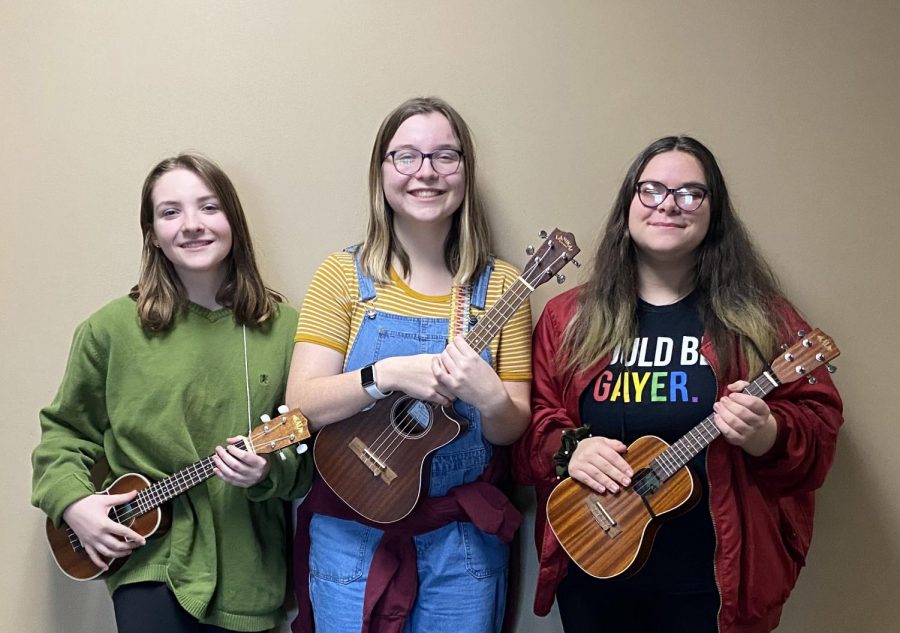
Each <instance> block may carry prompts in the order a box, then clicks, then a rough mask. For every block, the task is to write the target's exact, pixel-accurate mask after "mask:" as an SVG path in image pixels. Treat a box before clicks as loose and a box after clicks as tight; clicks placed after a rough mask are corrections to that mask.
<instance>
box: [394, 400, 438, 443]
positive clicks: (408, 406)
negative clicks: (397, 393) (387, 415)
mask: <svg viewBox="0 0 900 633" xmlns="http://www.w3.org/2000/svg"><path fill="white" fill-rule="evenodd" d="M432 418H433V413H432V411H431V407H430V406H428V404H427V403H425V402H422V401H421V400H416V399H414V398H409V397H406V398H400V399H399V400H398V401H397V402H396V403H395V404H394V408H393V409H391V422H392V423H393V425H394V428H395V429H396V430H397V432H398V433H400V434H401V435H403V436H404V437H409V438H415V437H420V436H422V435H424V434H425V433H427V432H428V429H430V428H431V421H432Z"/></svg>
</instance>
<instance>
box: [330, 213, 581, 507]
mask: <svg viewBox="0 0 900 633" xmlns="http://www.w3.org/2000/svg"><path fill="white" fill-rule="evenodd" d="M541 238H542V239H543V240H544V241H543V243H542V244H541V246H540V247H539V248H538V250H537V252H534V249H533V248H531V247H529V248H528V249H526V252H527V253H528V254H529V255H532V254H533V257H532V258H531V259H530V260H529V261H528V263H527V264H526V266H525V270H524V271H523V273H522V275H521V276H520V277H519V278H518V279H516V281H515V283H513V284H512V286H510V287H509V289H508V290H507V291H506V292H504V293H503V296H501V297H500V299H499V300H498V301H497V303H496V304H494V306H493V307H491V309H490V310H488V311H487V312H486V313H485V314H484V315H482V317H481V318H480V319H479V321H478V324H477V325H476V326H475V327H474V328H472V330H470V331H469V332H468V333H467V334H466V335H465V340H466V342H467V343H468V344H469V345H470V346H471V347H472V349H473V350H475V352H476V353H481V351H482V350H483V349H484V348H485V347H487V345H488V343H490V341H491V340H492V339H493V338H494V337H495V336H496V335H497V334H498V333H499V332H500V330H501V329H502V328H503V326H504V325H505V324H506V322H507V321H508V320H509V319H510V317H512V315H513V313H514V312H515V311H516V309H517V308H518V307H519V306H520V305H522V303H523V302H524V301H525V300H526V299H527V298H528V296H529V295H530V294H531V293H532V292H533V291H534V289H535V288H537V287H538V286H540V285H541V284H543V283H545V282H547V281H548V280H550V279H551V278H552V277H553V276H554V275H557V273H558V272H559V271H560V269H562V268H563V266H565V265H566V264H568V263H569V262H570V261H572V260H573V258H574V257H575V255H577V254H578V252H579V251H580V249H579V248H578V245H577V244H576V243H575V237H574V236H573V235H572V234H571V233H564V232H562V231H560V230H559V229H555V230H554V231H553V232H552V233H551V234H550V235H549V236H548V235H547V234H546V233H545V232H543V231H542V232H541ZM576 265H577V262H576ZM557 279H558V280H559V281H560V283H562V281H564V280H565V277H563V276H562V275H558V276H557ZM466 427H467V423H466V422H465V421H464V420H462V419H460V418H459V417H458V416H457V415H456V414H455V413H454V411H453V407H441V406H438V405H436V404H434V403H431V402H426V401H422V400H416V399H414V398H412V397H410V396H408V395H406V394H404V393H401V392H395V393H394V394H393V395H391V396H388V397H387V398H384V399H383V400H377V401H376V402H375V405H374V406H373V407H372V408H371V409H368V410H366V411H362V412H360V413H357V414H356V415H354V416H352V417H350V418H347V419H346V420H342V421H340V422H338V423H336V424H329V425H328V426H325V427H324V428H323V429H322V430H321V431H319V433H318V435H317V436H316V441H315V445H314V447H313V456H314V457H315V461H316V467H317V468H318V471H319V474H320V475H321V477H322V479H323V480H324V481H325V483H326V484H328V486H329V487H330V488H331V489H332V490H333V491H334V492H335V494H337V496H338V497H340V498H341V499H342V500H343V501H344V502H345V503H346V504H347V505H348V506H350V508H352V509H353V510H354V511H355V512H357V513H358V514H360V515H362V516H363V517H365V518H367V519H369V520H370V521H375V522H377V523H393V522H394V521H399V520H400V519H402V518H404V517H405V516H407V515H408V514H409V513H410V512H412V510H413V508H414V507H415V505H416V503H417V502H418V501H419V497H420V495H421V493H422V484H423V470H424V468H425V462H426V459H427V458H428V457H429V456H430V455H431V454H432V453H433V452H434V451H436V450H438V449H439V448H441V447H442V446H445V445H447V444H449V443H450V442H452V441H453V440H454V439H456V438H457V437H458V436H459V434H460V433H461V432H462V431H463V429H465V428H466Z"/></svg>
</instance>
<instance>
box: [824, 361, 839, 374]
mask: <svg viewBox="0 0 900 633" xmlns="http://www.w3.org/2000/svg"><path fill="white" fill-rule="evenodd" d="M825 367H827V368H828V373H829V374H833V373H834V372H836V371H837V367H835V366H834V365H832V364H831V363H825Z"/></svg>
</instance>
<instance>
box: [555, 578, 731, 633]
mask: <svg viewBox="0 0 900 633" xmlns="http://www.w3.org/2000/svg"><path fill="white" fill-rule="evenodd" d="M556 602H557V605H558V606H559V614H560V617H561V619H562V625H563V630H564V631H565V632H566V633H620V632H622V631H628V632H629V633H717V631H718V626H717V623H716V616H717V615H718V613H719V594H718V592H716V591H715V590H713V591H698V592H662V591H658V590H653V589H648V588H645V587H641V586H640V585H639V584H636V583H632V582H629V581H628V580H624V581H622V580H598V579H597V578H594V577H592V576H589V575H588V574H585V573H584V572H583V571H581V569H579V568H578V567H577V566H575V565H574V564H572V565H570V566H569V573H568V574H567V575H566V577H565V578H564V579H563V581H562V582H561V583H560V585H559V589H557V592H556Z"/></svg>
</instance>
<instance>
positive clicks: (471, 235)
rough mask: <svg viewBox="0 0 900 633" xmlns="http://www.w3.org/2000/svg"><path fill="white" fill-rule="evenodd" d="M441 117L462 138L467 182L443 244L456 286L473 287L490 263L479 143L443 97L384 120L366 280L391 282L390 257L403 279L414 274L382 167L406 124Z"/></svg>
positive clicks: (403, 107) (413, 102) (373, 165)
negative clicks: (422, 117) (396, 229)
mask: <svg viewBox="0 0 900 633" xmlns="http://www.w3.org/2000/svg"><path fill="white" fill-rule="evenodd" d="M432 112H436V113H438V114H442V115H443V116H444V117H446V119H447V121H449V123H450V127H451V128H452V129H453V133H454V134H455V135H456V138H458V139H459V143H460V149H461V150H462V161H463V172H464V174H465V177H466V188H465V197H464V198H463V203H462V205H460V207H459V210H458V211H456V213H454V214H453V223H452V225H451V227H450V233H449V234H448V235H447V241H446V243H445V244H444V260H445V262H446V264H447V269H448V270H449V271H450V272H451V273H452V274H453V276H454V281H456V282H457V283H468V282H469V281H470V280H471V279H474V277H475V276H476V275H477V274H478V273H479V272H480V271H481V270H482V269H483V268H484V266H485V265H486V264H487V262H488V259H489V258H490V252H491V231H490V227H489V226H488V223H487V220H486V218H485V215H484V208H483V204H482V201H481V197H480V195H479V194H478V187H477V181H476V171H475V143H474V141H473V139H472V133H471V132H470V131H469V126H468V125H466V122H465V121H464V120H463V118H462V117H461V116H460V115H459V113H458V112H457V111H456V110H454V109H453V108H452V107H451V106H450V104H448V103H447V102H446V101H444V100H443V99H439V98H438V97H418V98H415V99H409V100H408V101H404V102H403V103H401V104H400V105H399V106H397V107H396V108H395V109H394V110H393V111H392V112H391V113H390V114H388V116H387V117H386V118H385V119H384V121H383V122H382V124H381V127H380V128H379V129H378V134H377V135H376V136H375V144H374V145H373V147H372V158H371V161H370V163H369V224H368V228H367V230H366V239H365V241H364V242H363V243H362V247H361V249H360V251H361V252H360V264H361V265H362V269H363V270H364V271H365V273H366V274H367V275H370V276H371V277H372V278H374V279H376V280H377V281H380V282H384V283H386V282H388V281H389V280H390V268H391V258H392V257H396V258H397V261H398V263H399V264H400V266H401V268H402V269H403V270H402V272H403V273H404V274H406V273H408V272H409V265H410V264H409V255H407V253H406V251H405V250H404V249H403V245H402V244H400V242H399V241H397V239H396V236H395V235H394V211H393V209H391V207H390V205H389V204H388V203H387V200H386V199H385V197H384V180H383V178H382V175H381V165H382V163H383V162H384V160H385V156H386V153H387V150H388V145H389V144H390V142H391V139H393V138H394V134H396V132H397V129H398V128H399V127H400V125H402V124H403V122H404V121H405V120H406V119H408V118H410V117H412V116H415V115H417V114H431V113H432Z"/></svg>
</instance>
